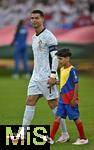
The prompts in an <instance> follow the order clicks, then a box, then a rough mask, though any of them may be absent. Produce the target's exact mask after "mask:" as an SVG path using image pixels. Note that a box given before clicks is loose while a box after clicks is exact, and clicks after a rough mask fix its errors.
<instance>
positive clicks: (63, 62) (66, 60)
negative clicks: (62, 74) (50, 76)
mask: <svg viewBox="0 0 94 150" xmlns="http://www.w3.org/2000/svg"><path fill="white" fill-rule="evenodd" d="M58 60H59V65H60V66H61V67H63V66H66V65H67V64H68V63H69V57H58Z"/></svg>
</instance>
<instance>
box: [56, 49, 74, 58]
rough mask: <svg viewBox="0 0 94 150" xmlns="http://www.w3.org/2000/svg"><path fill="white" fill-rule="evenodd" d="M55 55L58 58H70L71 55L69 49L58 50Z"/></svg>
mask: <svg viewBox="0 0 94 150" xmlns="http://www.w3.org/2000/svg"><path fill="white" fill-rule="evenodd" d="M55 55H57V56H59V57H71V56H72V53H71V52H70V49H68V48H63V49H60V50H58V51H57V53H56V54H55Z"/></svg>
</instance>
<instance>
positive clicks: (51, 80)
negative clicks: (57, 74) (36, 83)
mask: <svg viewBox="0 0 94 150" xmlns="http://www.w3.org/2000/svg"><path fill="white" fill-rule="evenodd" d="M48 84H49V86H53V85H55V84H56V79H55V78H52V77H49V79H48Z"/></svg>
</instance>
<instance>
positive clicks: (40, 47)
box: [32, 29, 57, 81]
mask: <svg viewBox="0 0 94 150" xmlns="http://www.w3.org/2000/svg"><path fill="white" fill-rule="evenodd" d="M53 45H57V39H56V37H55V36H54V35H53V34H52V32H50V31H49V30H48V29H45V30H43V31H42V32H41V33H40V34H39V35H36V34H34V35H33V37H32V50H33V54H34V69H33V74H32V79H33V80H36V81H42V80H47V79H48V76H49V75H50V73H51V69H50V62H49V53H50V50H49V47H50V46H53Z"/></svg>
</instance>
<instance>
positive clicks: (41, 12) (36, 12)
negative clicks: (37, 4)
mask: <svg viewBox="0 0 94 150" xmlns="http://www.w3.org/2000/svg"><path fill="white" fill-rule="evenodd" d="M31 13H33V14H40V16H41V17H43V18H44V13H43V11H41V10H38V9H36V10H33V11H32V12H31Z"/></svg>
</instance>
